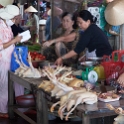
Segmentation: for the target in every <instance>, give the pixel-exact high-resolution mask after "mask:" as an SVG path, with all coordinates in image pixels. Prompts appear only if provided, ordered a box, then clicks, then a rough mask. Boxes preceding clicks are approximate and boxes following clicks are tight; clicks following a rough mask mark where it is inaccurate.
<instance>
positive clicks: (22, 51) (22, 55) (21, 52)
mask: <svg viewBox="0 0 124 124" xmlns="http://www.w3.org/2000/svg"><path fill="white" fill-rule="evenodd" d="M14 53H16V54H17V56H18V59H19V61H20V62H21V61H22V62H23V63H24V64H25V65H27V66H29V64H28V61H27V58H28V48H27V47H26V46H16V47H15V49H14V50H13V53H12V57H11V66H10V70H11V71H12V72H15V70H16V69H17V68H19V64H18V63H17V62H16V59H15V57H14Z"/></svg>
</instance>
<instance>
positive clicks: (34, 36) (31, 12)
mask: <svg viewBox="0 0 124 124" xmlns="http://www.w3.org/2000/svg"><path fill="white" fill-rule="evenodd" d="M25 12H27V13H28V16H29V19H28V21H27V27H29V29H30V32H31V40H32V42H33V43H38V42H39V41H38V39H39V17H38V16H37V15H36V14H35V13H37V12H38V11H37V10H36V9H35V8H34V7H33V6H30V7H28V8H27V9H26V10H25Z"/></svg>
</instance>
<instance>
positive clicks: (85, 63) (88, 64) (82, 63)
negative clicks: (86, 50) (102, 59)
mask: <svg viewBox="0 0 124 124" xmlns="http://www.w3.org/2000/svg"><path fill="white" fill-rule="evenodd" d="M81 65H84V66H93V65H95V63H94V62H93V61H84V62H81Z"/></svg>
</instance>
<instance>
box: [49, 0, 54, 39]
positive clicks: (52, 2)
mask: <svg viewBox="0 0 124 124" xmlns="http://www.w3.org/2000/svg"><path fill="white" fill-rule="evenodd" d="M50 2H51V20H50V34H51V39H52V38H53V15H54V11H53V9H54V0H50Z"/></svg>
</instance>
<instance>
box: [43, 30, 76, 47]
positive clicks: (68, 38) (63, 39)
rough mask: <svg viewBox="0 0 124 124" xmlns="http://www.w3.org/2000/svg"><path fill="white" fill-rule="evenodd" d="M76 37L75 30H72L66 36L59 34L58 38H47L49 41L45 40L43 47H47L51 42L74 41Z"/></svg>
mask: <svg viewBox="0 0 124 124" xmlns="http://www.w3.org/2000/svg"><path fill="white" fill-rule="evenodd" d="M75 38H76V32H73V33H71V34H69V35H67V36H61V37H59V38H56V39H53V40H49V41H46V42H45V43H44V44H43V47H49V46H51V45H52V44H54V43H57V42H71V41H74V40H75Z"/></svg>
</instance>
